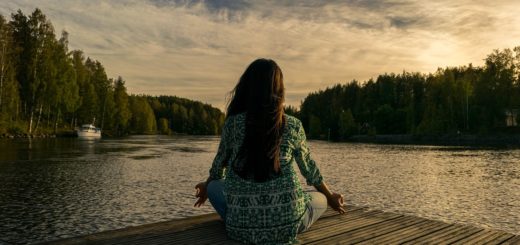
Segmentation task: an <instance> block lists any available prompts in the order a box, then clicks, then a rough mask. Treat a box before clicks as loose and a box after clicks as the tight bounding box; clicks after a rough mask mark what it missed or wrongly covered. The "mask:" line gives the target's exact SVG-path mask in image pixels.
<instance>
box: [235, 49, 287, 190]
mask: <svg viewBox="0 0 520 245" xmlns="http://www.w3.org/2000/svg"><path fill="white" fill-rule="evenodd" d="M283 102H284V85H283V75H282V70H281V69H280V67H279V66H278V65H277V64H276V62H274V61H273V60H269V59H257V60H255V61H253V63H251V64H250V65H249V66H248V67H247V69H246V70H245V72H244V74H242V76H241V77H240V80H239V81H238V84H237V85H236V86H235V88H234V89H233V91H232V97H231V101H230V103H229V105H228V108H227V116H231V115H236V114H239V113H243V112H246V113H247V114H246V135H245V138H244V142H243V144H242V148H241V151H240V154H239V156H240V157H241V159H243V160H244V166H243V168H242V169H240V170H239V171H238V174H239V175H241V176H242V177H244V176H254V178H255V180H256V181H265V180H267V179H268V177H269V175H270V174H272V173H277V172H278V171H279V170H280V158H279V155H280V144H281V137H282V132H283V126H284V124H285V117H284V110H283Z"/></svg>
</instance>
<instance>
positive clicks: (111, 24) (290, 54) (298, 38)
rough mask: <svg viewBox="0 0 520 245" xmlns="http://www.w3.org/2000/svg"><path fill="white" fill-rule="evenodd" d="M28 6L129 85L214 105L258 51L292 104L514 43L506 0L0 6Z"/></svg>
mask: <svg viewBox="0 0 520 245" xmlns="http://www.w3.org/2000/svg"><path fill="white" fill-rule="evenodd" d="M35 7H39V8H41V9H42V10H43V11H44V13H46V14H47V15H48V17H49V18H50V19H51V20H52V21H53V23H54V25H55V27H56V29H57V30H58V31H60V30H61V29H66V30H67V31H69V32H70V45H71V48H77V49H82V50H84V51H85V53H86V54H87V55H89V56H91V57H93V58H95V59H98V60H100V61H101V62H102V63H103V64H104V65H105V67H106V69H107V72H108V74H109V75H110V76H117V75H121V76H123V77H124V78H125V79H126V80H127V86H128V88H129V91H130V92H132V93H145V94H155V95H158V94H173V95H178V96H183V97H189V98H192V99H197V100H201V101H205V102H208V103H211V104H213V105H215V106H218V107H220V108H223V106H224V104H225V97H226V94H227V92H228V91H230V90H231V89H232V88H233V86H234V85H235V83H236V81H237V79H238V78H239V76H240V75H241V73H242V72H243V70H244V69H245V67H246V66H247V65H248V64H249V63H250V62H251V61H252V60H253V59H255V58H257V57H269V58H273V59H275V60H276V61H277V62H278V63H279V64H280V66H281V67H282V70H283V71H284V77H285V78H286V88H287V89H286V91H287V102H288V103H289V104H293V105H299V102H300V100H301V99H303V97H304V96H305V95H306V94H307V93H308V92H311V91H314V90H317V89H320V88H324V87H326V86H328V85H331V84H333V83H338V82H347V81H350V80H352V79H358V80H365V79H368V78H370V77H374V76H376V75H378V74H381V73H384V72H401V71H402V70H409V71H421V72H431V71H434V70H435V69H436V68H437V67H439V66H447V65H463V64H468V63H474V64H482V59H483V58H484V57H485V55H486V54H488V53H490V52H491V50H492V49H494V48H506V47H513V46H515V45H520V43H518V40H520V26H518V25H517V24H516V23H519V21H520V17H519V15H517V12H518V10H520V3H519V2H517V1H514V0H511V1H503V0H498V1H493V2H490V1H481V0H477V1H470V0H459V1H448V0H442V1H419V0H409V1H389V0H347V1H339V0H332V1H310V0H302V1H296V0H278V1H275V0H268V1H252V0H250V1H246V0H220V1H219V0H214V1H209V0H206V1H204V0H191V1H190V0H148V1H145V0H142V1H138V0H130V1H101V0H89V1H87V0H83V1H80V0H69V1H60V0H44V1H37V2H36V1H31V0H16V1H14V0H13V1H10V0H8V1H2V2H1V3H0V13H2V14H4V15H8V14H10V13H11V12H14V11H16V10H17V9H22V11H24V12H25V13H30V12H31V11H32V10H33V9H34V8H35Z"/></svg>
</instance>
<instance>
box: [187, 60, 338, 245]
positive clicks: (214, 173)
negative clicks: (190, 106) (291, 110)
mask: <svg viewBox="0 0 520 245" xmlns="http://www.w3.org/2000/svg"><path fill="white" fill-rule="evenodd" d="M232 95H233V96H232V98H231V101H230V103H229V106H228V108H227V118H226V121H225V122H224V127H223V129H222V136H221V141H220V145H219V149H218V153H217V155H216V157H215V160H214V161H213V165H212V167H211V169H210V171H209V173H210V176H209V178H208V179H207V180H206V182H201V183H199V184H197V186H196V187H195V188H196V189H197V194H196V197H198V200H197V201H196V203H195V206H197V207H198V206H200V205H202V204H204V202H205V201H206V199H207V198H209V200H210V202H211V204H212V205H213V207H214V208H215V210H216V211H217V212H218V214H219V215H220V216H221V217H222V219H223V220H225V224H226V230H227V234H228V236H229V237H230V238H232V239H235V240H239V241H242V242H246V243H253V244H266V243H274V244H278V243H293V242H295V241H296V234H297V233H301V232H304V231H306V230H307V229H309V227H310V226H311V224H312V223H314V222H315V221H316V220H317V219H318V218H319V217H320V216H321V215H322V214H323V212H325V210H326V209H327V203H328V204H329V205H330V206H331V207H332V208H333V209H334V210H336V211H338V212H339V213H345V210H344V209H343V207H342V206H343V197H342V196H341V195H340V194H337V193H331V192H330V191H329V189H328V187H327V185H326V184H325V182H324V181H323V178H322V176H321V174H320V171H319V169H318V167H317V166H316V163H315V162H314V161H313V160H312V159H311V157H310V155H309V149H308V148H307V145H306V142H305V131H304V129H303V126H302V124H301V122H300V121H299V120H298V119H296V118H295V117H292V116H289V115H285V114H284V109H283V102H284V86H283V76H282V71H281V70H280V67H278V65H277V64H276V63H275V62H274V61H272V60H267V59H258V60H255V61H254V62H253V63H251V65H249V67H248V68H247V69H246V71H245V72H244V74H243V75H242V77H241V78H240V80H239V82H238V84H237V85H236V87H235V89H234V90H233V92H232ZM294 161H296V163H297V165H298V167H299V169H300V172H301V173H302V175H303V176H304V177H305V178H306V180H307V184H309V185H313V186H314V187H316V189H317V190H318V191H319V192H316V191H314V192H304V191H302V187H301V184H300V182H299V179H298V176H297V174H296V172H295V171H294V169H293V163H294Z"/></svg>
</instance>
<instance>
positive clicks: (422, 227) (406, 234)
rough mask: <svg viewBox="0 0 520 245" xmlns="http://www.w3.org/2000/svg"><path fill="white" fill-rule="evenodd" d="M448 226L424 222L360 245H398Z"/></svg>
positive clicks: (448, 225)
mask: <svg viewBox="0 0 520 245" xmlns="http://www.w3.org/2000/svg"><path fill="white" fill-rule="evenodd" d="M450 226H452V224H447V223H443V222H438V221H431V220H426V221H424V222H423V223H419V224H417V225H414V226H409V227H406V228H404V229H402V230H398V231H395V232H391V233H388V234H385V235H383V236H378V237H374V238H370V239H368V240H365V241H363V242H361V243H360V244H365V245H366V244H399V243H403V242H406V241H409V240H412V239H416V238H418V237H422V236H425V235H428V234H430V233H433V232H436V231H439V230H442V229H445V228H448V227H450Z"/></svg>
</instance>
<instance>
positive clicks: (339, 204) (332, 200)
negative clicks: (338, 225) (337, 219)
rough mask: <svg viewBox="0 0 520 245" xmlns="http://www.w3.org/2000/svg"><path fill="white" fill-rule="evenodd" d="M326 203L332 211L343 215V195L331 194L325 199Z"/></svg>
mask: <svg viewBox="0 0 520 245" xmlns="http://www.w3.org/2000/svg"><path fill="white" fill-rule="evenodd" d="M327 202H328V204H329V206H330V207H331V208H332V209H334V210H336V211H338V213H340V214H344V213H345V209H344V208H343V203H344V201H343V195H341V194H338V193H334V192H333V193H332V194H330V196H328V197H327Z"/></svg>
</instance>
